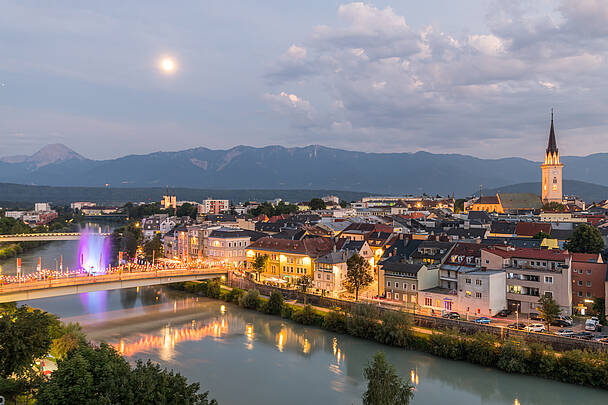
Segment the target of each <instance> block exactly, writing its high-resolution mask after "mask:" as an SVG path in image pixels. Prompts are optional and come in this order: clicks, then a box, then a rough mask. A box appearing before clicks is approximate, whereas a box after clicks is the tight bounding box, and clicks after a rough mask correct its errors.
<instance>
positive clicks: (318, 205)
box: [308, 198, 326, 211]
mask: <svg viewBox="0 0 608 405" xmlns="http://www.w3.org/2000/svg"><path fill="white" fill-rule="evenodd" d="M308 206H309V207H310V209H311V210H313V211H314V210H324V209H325V208H326V205H325V201H323V200H322V199H320V198H313V199H312V200H310V202H309V203H308Z"/></svg>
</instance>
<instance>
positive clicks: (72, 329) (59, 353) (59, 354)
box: [50, 322, 86, 359]
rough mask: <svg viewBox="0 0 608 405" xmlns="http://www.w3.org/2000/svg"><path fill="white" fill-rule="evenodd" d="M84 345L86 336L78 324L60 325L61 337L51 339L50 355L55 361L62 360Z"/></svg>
mask: <svg viewBox="0 0 608 405" xmlns="http://www.w3.org/2000/svg"><path fill="white" fill-rule="evenodd" d="M84 343H86V336H85V334H84V332H82V327H81V326H80V324H78V323H72V322H70V323H68V324H67V325H61V336H60V337H58V338H56V339H53V343H52V344H51V350H50V353H51V354H52V355H53V356H54V357H55V358H57V359H62V358H63V357H65V355H66V354H67V353H68V352H69V351H71V350H75V349H77V348H78V347H79V346H80V345H81V344H84Z"/></svg>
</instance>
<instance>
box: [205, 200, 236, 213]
mask: <svg viewBox="0 0 608 405" xmlns="http://www.w3.org/2000/svg"><path fill="white" fill-rule="evenodd" d="M199 210H200V212H199V214H204V215H207V214H212V215H218V214H221V213H222V212H225V211H228V210H230V201H229V200H215V199H212V198H208V199H206V200H203V202H202V203H201V205H199Z"/></svg>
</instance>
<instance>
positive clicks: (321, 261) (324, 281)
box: [313, 250, 355, 295]
mask: <svg viewBox="0 0 608 405" xmlns="http://www.w3.org/2000/svg"><path fill="white" fill-rule="evenodd" d="M354 254H355V252H354V251H352V250H338V251H336V252H331V253H328V254H326V255H324V256H321V257H319V258H318V259H317V260H315V274H314V281H313V286H314V287H315V288H318V289H319V290H322V291H323V292H327V293H330V294H334V295H336V294H338V293H340V292H342V291H344V285H343V282H344V280H345V279H346V273H347V271H348V266H347V264H346V262H347V261H348V259H350V258H351V257H352V256H353V255H354Z"/></svg>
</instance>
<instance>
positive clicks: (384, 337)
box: [375, 311, 412, 347]
mask: <svg viewBox="0 0 608 405" xmlns="http://www.w3.org/2000/svg"><path fill="white" fill-rule="evenodd" d="M411 327H412V320H411V317H410V316H409V315H408V314H407V313H405V312H393V311H386V312H384V313H383V314H382V323H381V324H380V326H379V327H377V328H376V335H375V338H376V340H377V341H378V342H380V343H384V344H385V345H391V346H399V347H406V346H407V345H408V342H409V338H410V335H411Z"/></svg>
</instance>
